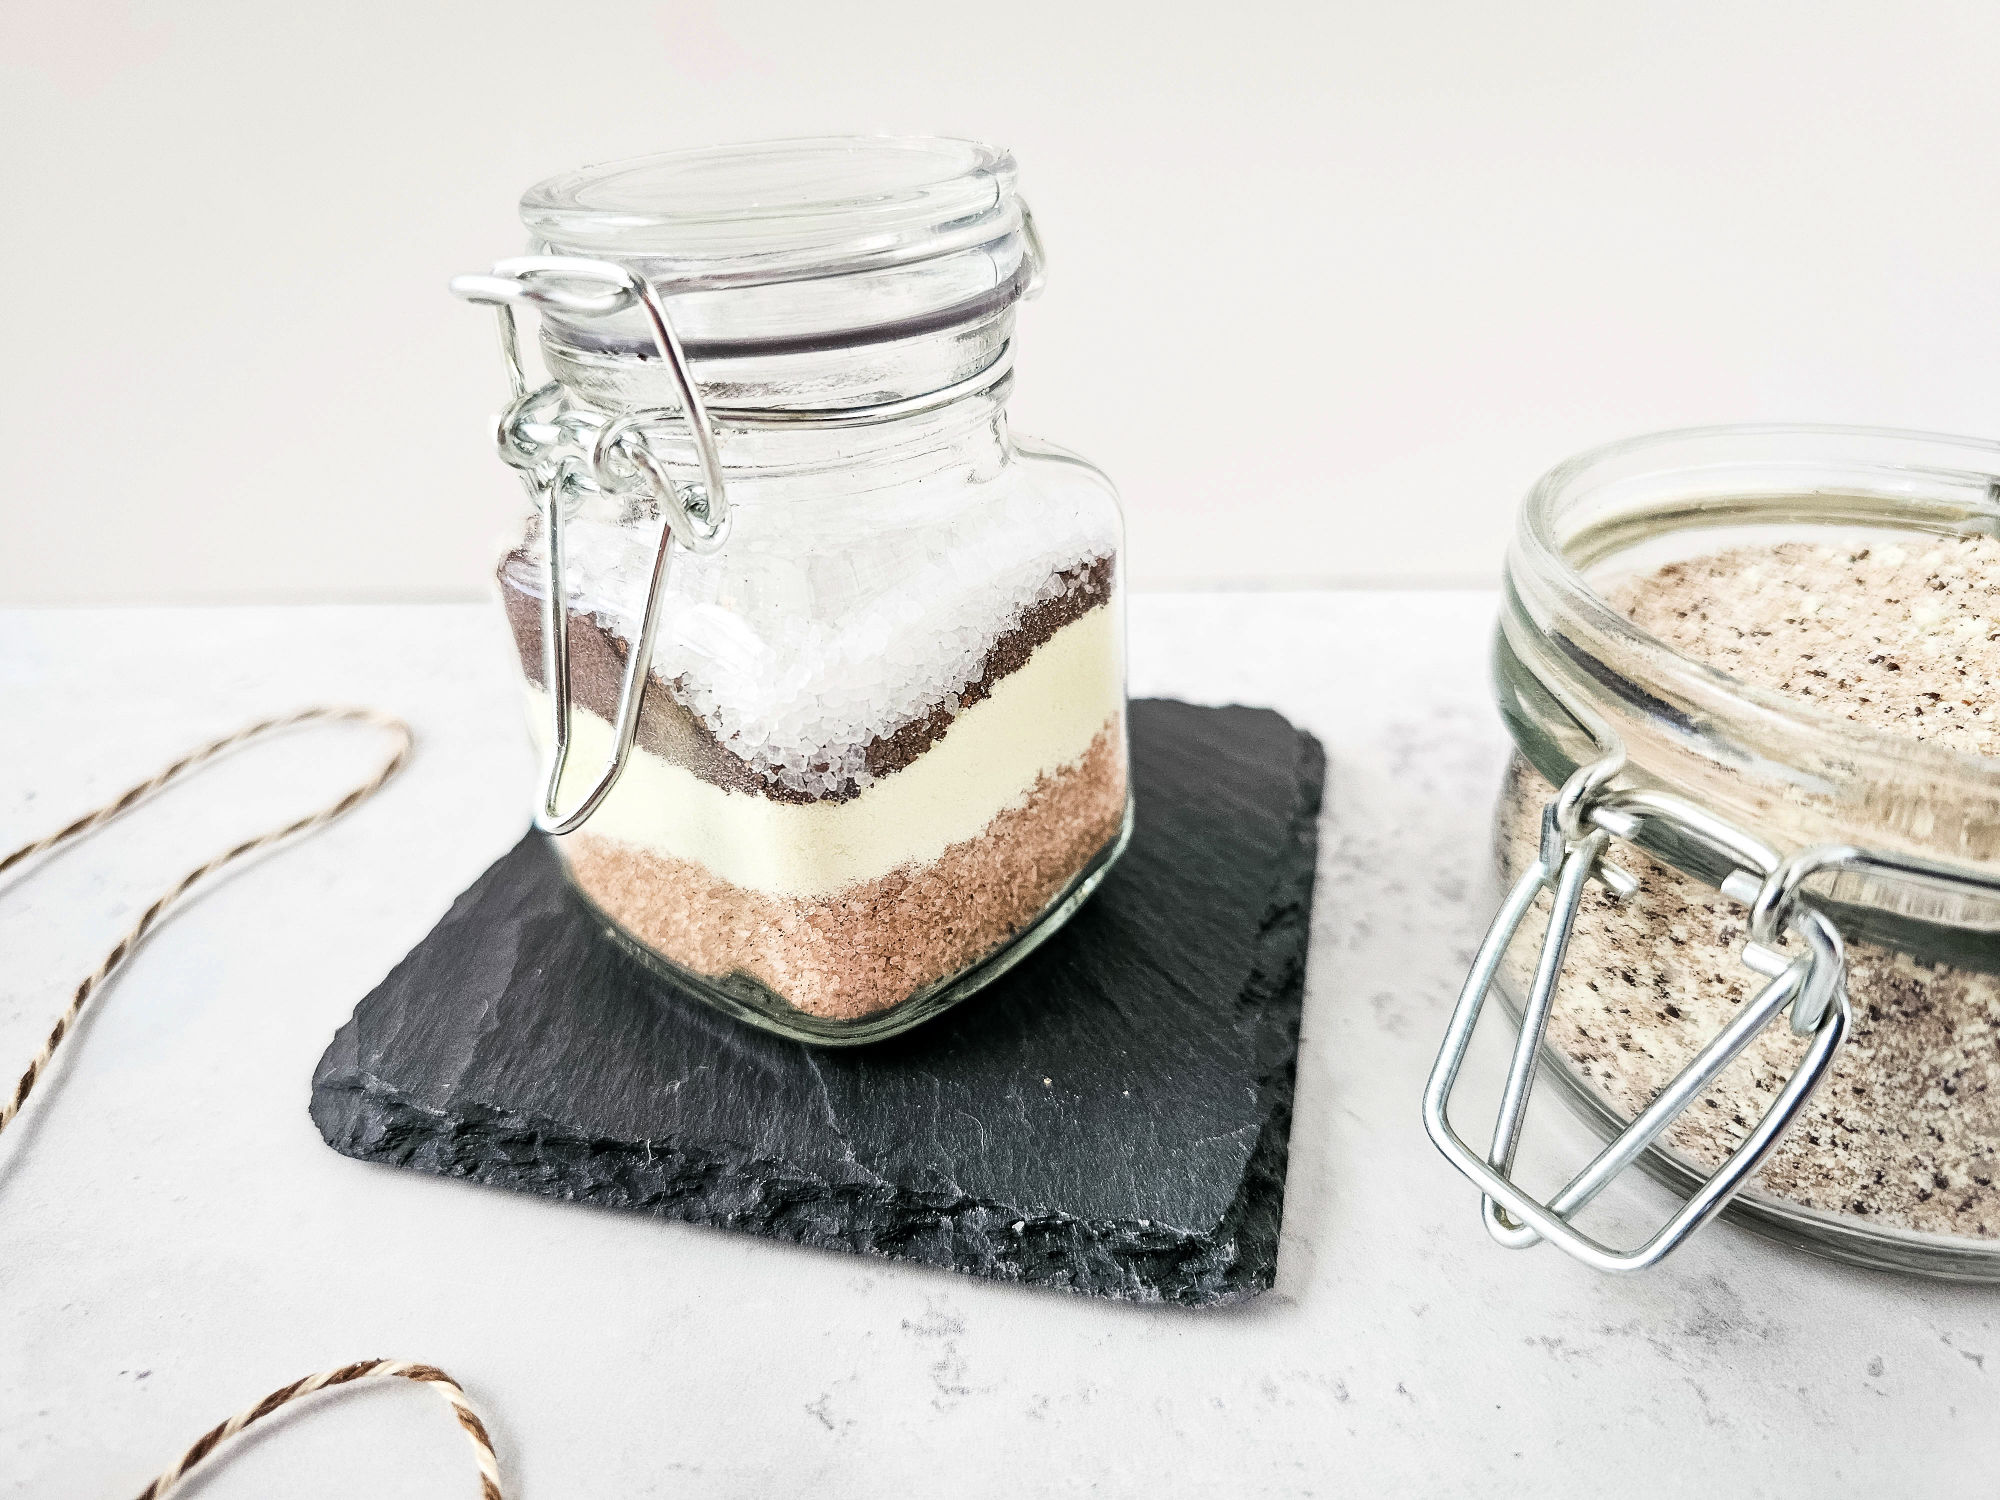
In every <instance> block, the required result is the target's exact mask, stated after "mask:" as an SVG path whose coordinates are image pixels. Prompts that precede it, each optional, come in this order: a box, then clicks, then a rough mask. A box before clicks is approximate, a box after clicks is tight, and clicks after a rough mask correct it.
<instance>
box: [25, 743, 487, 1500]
mask: <svg viewBox="0 0 2000 1500" xmlns="http://www.w3.org/2000/svg"><path fill="white" fill-rule="evenodd" d="M332 723H349V724H366V725H370V726H372V727H374V728H377V729H381V730H385V731H387V732H388V733H389V734H390V735H391V736H393V737H394V740H395V747H394V748H393V749H392V750H391V751H390V753H389V755H388V757H387V758H386V759H385V760H384V761H383V762H382V763H381V765H380V766H378V767H377V768H376V770H375V772H374V774H373V775H371V776H370V777H369V778H368V779H367V780H365V781H363V782H361V783H360V784H359V785H358V786H355V787H353V788H352V789H350V790H349V791H347V792H346V793H345V794H343V795H342V796H340V797H339V798H337V799H335V800H334V801H332V802H330V803H328V804H327V805H326V806H324V807H322V808H320V809H318V810H317V811H316V812H310V813H307V814H306V815H305V816H304V817H301V818H295V819H294V820H292V821H291V822H289V823H287V824H285V825H284V826H283V827H281V828H273V829H271V830H269V831H268V832H266V833H260V834H258V835H256V836H255V837H254V838H248V839H245V840H244V841H243V842H242V843H240V844H237V845H236V846H235V847H234V848H230V849H225V850H224V851H223V852H222V853H220V854H218V855H216V856H215V857H214V858H212V859H209V860H206V861H204V862H203V863H202V864H199V865H197V866H195V868H194V869H192V870H190V871H188V872H187V874H185V875H183V876H182V877H181V878H180V879H179V880H178V881H176V882H175V883H174V885H173V887H172V889H170V890H168V891H167V892H166V893H165V894H164V895H162V896H161V897H160V898H159V899H158V900H157V901H155V902H153V904H152V905H150V906H148V907H147V908H146V909H145V911H143V912H141V913H140V915H139V919H138V920H137V921H136V922H134V923H133V924H132V926H131V927H130V928H129V929H127V930H126V932H125V935H124V936H123V937H121V938H119V939H118V941H117V942H116V943H114V944H113V945H112V947H111V951H110V952H109V953H107V954H105V956H104V961H103V962H102V963H100V964H99V965H98V966H97V968H96V970H95V972H93V973H92V974H91V975H90V976H89V977H88V978H86V979H85V980H84V981H83V982H82V983H81V984H79V985H78V986H77V987H76V993H75V994H74V995H72V996H71V997H70V1002H69V1005H68V1007H67V1008H66V1009H64V1011H63V1013H62V1014H61V1015H60V1016H58V1017H57V1018H56V1023H55V1026H54V1027H53V1028H52V1029H51V1030H50V1032H49V1035H48V1039H47V1040H46V1041H44V1042H43V1043H42V1050H41V1051H40V1052H39V1053H37V1054H36V1055H35V1058H34V1060H33V1061H32V1062H30V1063H29V1064H28V1069H27V1071H26V1072H25V1073H23V1074H22V1075H21V1081H20V1082H19V1083H18V1084H16V1085H15V1086H14V1092H13V1094H12V1096H11V1097H10V1098H9V1099H7V1100H6V1102H5V1103H0V1130H5V1129H6V1128H7V1126H8V1125H10V1124H11V1123H13V1120H14V1117H15V1116H16V1115H18V1114H19V1113H20V1112H21V1106H22V1105H23V1104H25V1103H27V1100H28V1095H29V1094H30V1093H32V1092H33V1091H34V1087H35V1084H36V1083H37V1082H38V1081H39V1080H40V1079H41V1078H42V1076H43V1075H44V1074H45V1073H46V1072H47V1071H48V1067H49V1064H50V1062H51V1061H53V1059H54V1057H55V1054H56V1049H57V1048H58V1047H60V1046H61V1045H62V1043H63V1039H64V1038H65V1037H67V1036H68V1035H69V1034H70V1032H71V1029H72V1028H73V1027H74V1026H75V1025H76V1021H77V1017H78V1016H79V1015H81V1014H82V1012H83V1007H84V1006H85V1004H86V1003H88V1001H89V1000H90V997H91V995H92V994H94V993H95V992H96V991H97V990H98V988H99V987H100V986H102V985H103V983H104V981H105V980H106V979H107V978H108V977H109V976H110V974H111V972H112V970H114V969H116V968H117V967H118V965H119V964H121V963H123V962H124V961H125V960H126V959H127V958H129V957H130V956H131V954H132V951H133V950H134V949H135V948H137V947H138V946H139V944H140V943H141V942H143V941H144V940H145V937H146V934H147V933H149V932H150V931H152V929H153V927H154V925H155V924H156V923H157V922H158V921H159V920H160V918H161V917H162V916H163V915H164V914H165V913H166V911H167V909H168V908H169V907H171V906H172V905H173V904H174V903H175V902H176V901H178V900H180V899H181V898H182V897H183V896H185V895H186V894H187V893H188V892H189V891H190V890H192V889H193V888H194V887H195V886H197V885H199V884H200V883H201V882H202V881H204V880H206V879H207V878H208V877H209V876H211V875H214V874H215V873H216V872H217V871H219V870H221V869H223V868H225V867H226V866H228V865H231V864H234V863H235V862H236V861H237V860H239V859H243V858H245V857H246V856H248V855H251V854H254V853H256V852H257V851H258V850H260V849H267V848H269V847H270V846H271V845H273V844H277V843H281V842H283V841H284V840H286V839H289V838H294V837H296V836H298V835H299V834H303V833H309V832H311V831H312V830H313V829H315V828H319V827H322V826H323V825H325V824H327V823H331V822H332V821H333V820H334V819H336V818H338V817H339V816H340V815H341V814H342V813H345V812H347V811H348V810H349V809H351V808H353V807H355V806H357V805H359V804H360V803H362V802H365V801H367V800H368V799H369V798H370V797H372V796H374V795H375V793H376V792H378V791H380V790H381V789H382V787H383V786H384V785H385V784H386V783H387V782H388V780H389V779H390V778H391V777H392V776H394V775H395V774H396V773H397V772H398V771H399V770H401V769H402V767H403V763H404V762H405V761H407V760H408V759H409V757H410V751H411V748H412V747H413V745H414V744H415V736H414V735H413V734H412V733H411V732H410V726H409V725H408V724H406V723H404V722H403V721H402V720H401V719H399V718H396V717H395V716H394V715H392V714H386V713H382V712H380V711H379V710H376V709H372V708H308V709H302V710H300V711H299V712H297V713H291V714H282V715H280V716H278V717H276V718H270V719H260V720H258V721H257V722H256V723H254V724H246V725H245V726H244V727H243V728H241V729H239V730H237V731H235V732H234V733H233V734H226V735H224V736H222V738H220V739H216V740H211V741H209V742H208V743H207V744H206V745H203V746H201V747H200V748H199V749H196V750H192V751H190V752H189V753H188V754H186V755H183V756H182V757H181V758H180V759H179V760H177V761H175V762H174V763H173V764H172V765H169V766H167V767H165V768H164V769H162V770H161V771H159V772H158V773H157V774H155V775H153V776H149V777H147V778H146V779H145V780H144V781H142V782H140V783H139V784H138V785H136V786H133V787H129V788H127V789H126V790H125V791H124V792H122V793H120V794H119V795H118V796H117V797H114V798H113V799H112V800H111V801H109V802H107V803H105V804H104V805H103V806H102V807H98V808H94V809H92V810H91V811H89V812H87V813H84V814H83V815H82V816H80V817H78V818H75V819H73V820H72V821H71V822H70V823H68V824H67V825H66V826H64V827H62V828H59V829H57V830H56V831H55V832H54V833H52V834H49V835H48V836H47V837H46V838H39V839H35V840H34V841H32V842H31V843H27V844H23V845H22V846H21V847H20V848H18V849H16V850H14V851H13V852H12V853H11V854H8V855H6V856H5V857H4V858H0V874H5V873H6V872H7V871H8V870H11V869H13V868H14V867H15V866H16V865H18V864H20V863H21V862H22V861H23V860H27V859H30V858H32V857H33V856H35V855H37V854H40V853H43V852H44V851H46V850H49V849H53V848H56V847H57V846H58V845H60V844H65V843H67V842H69V840H71V839H73V838H78V837H80V836H81V835H83V834H85V833H87V832H89V831H90V830H91V829H93V828H97V827H100V826H102V825H103V824H105V823H108V822H110V821H111V820H112V819H114V818H116V817H117V816H118V815H119V814H121V813H123V812H125V811H127V810H128V809H130V808H132V807H133V806H134V805H136V804H137V803H139V802H141V801H143V800H144V799H145V798H147V797H149V796H151V795H152V794H153V793H154V792H157V791H159V790H160V789H161V788H162V787H165V786H167V785H169V784H170V783H172V782H174V781H176V780H178V779H179V778H180V777H182V776H184V775H186V774H187V773H188V772H189V771H192V770H194V769H195V768H196V767H198V766H201V765H204V764H206V763H207V762H209V761H211V760H213V759H215V757H216V756H218V755H221V754H223V753H224V752H225V751H228V750H232V749H234V748H235V747H237V746H238V745H242V744H246V743H247V742H249V741H251V740H254V739H258V738H260V737H262V736H263V735H266V734H272V733H275V732H276V731H278V730H281V729H292V728H296V727H298V726H300V725H304V724H332ZM386 1379H401V1380H412V1381H417V1382H419V1383H421V1384H426V1385H428V1386H430V1388H431V1389H432V1390H434V1391H436V1392H437V1393H438V1394H439V1395H440V1396H442V1397H443V1398H444V1400H445V1402H446V1403H447V1404H448V1405H449V1406H450V1407H451V1410H452V1415H453V1416H455V1417H456V1418H457V1419H458V1425H459V1426H460V1427H461V1428H463V1429H464V1431H465V1435H466V1438H467V1439H468V1441H470V1442H471V1444H472V1450H473V1456H474V1459H475V1461H476V1462H477V1463H478V1465H479V1486H480V1495H481V1500H502V1496H501V1492H500V1467H499V1462H498V1460H497V1459H496V1458H495V1456H494V1453H493V1440H492V1439H491V1438H490V1437H488V1436H487V1432H486V1424H485V1423H483V1422H481V1421H480V1420H479V1414H478V1413H477V1412H475V1411H474V1410H473V1409H472V1404H471V1402H470V1401H468V1400H467V1399H466V1395H465V1392H464V1391H463V1390H462V1389H460V1387H459V1384H458V1382H457V1381H455V1380H453V1379H452V1378H451V1377H450V1376H449V1375H447V1374H445V1372H444V1371H442V1370H440V1369H438V1368H437V1367H436V1366H435V1365H423V1364H415V1363H412V1362H411V1361H409V1360H390V1359H364V1360H360V1361H357V1362H356V1363H354V1364H351V1365H342V1366H341V1367H340V1368H339V1369H337V1370H323V1371H321V1372H320V1373H319V1374H317V1375H308V1376H306V1377H305V1379H303V1380H295V1381H293V1382H292V1383H291V1384H290V1385H288V1386H283V1387H281V1388H279V1389H278V1390H275V1391H273V1392H271V1394H270V1395H268V1396H266V1397H265V1398H264V1399H263V1400H262V1401H259V1402H258V1403H257V1404H256V1405H255V1406H253V1407H251V1408H250V1409H249V1410H247V1411H242V1412H238V1413H237V1414H236V1415H235V1416H233V1417H231V1418H230V1419H229V1420H228V1421H226V1422H224V1423H222V1424H220V1425H219V1426H216V1427H213V1428H210V1429H209V1430H208V1431H207V1432H205V1433H203V1434H202V1435H201V1437H200V1438H198V1439H196V1441H195V1442H194V1443H193V1444H192V1445H191V1446H190V1447H189V1448H188V1450H187V1452H185V1453H183V1454H182V1455H181V1456H180V1457H179V1458H178V1459H176V1460H174V1462H173V1463H172V1464H171V1465H169V1466H168V1467H167V1468H166V1469H165V1470H164V1471H163V1472H162V1473H161V1474H160V1475H159V1477H158V1478H156V1479H155V1480H154V1481H153V1482H152V1483H151V1484H149V1485H147V1486H146V1488H145V1489H143V1490H141V1491H140V1492H139V1497H138V1500H163V1497H164V1496H165V1495H166V1494H167V1493H168V1491H170V1490H172V1489H174V1488H175V1487H176V1486H177V1485H178V1484H179V1483H180V1482H181V1480H182V1478H183V1477H185V1476H186V1474H187V1473H188V1471H189V1470H191V1469H192V1468H194V1467H195V1465H197V1464H199V1463H200V1462H201V1461H202V1460H203V1459H205V1458H207V1457H208V1456H209V1455H210V1454H212V1453H213V1452H214V1451H215V1450H216V1449H217V1448H218V1447H220V1446H221V1445H222V1444H223V1443H225V1442H227V1441H228V1440H229V1439H230V1438H233V1437H235V1436H236V1435H237V1434H238V1433H239V1432H242V1431H243V1430H244V1429H245V1428H246V1427H249V1426H250V1425H251V1424H252V1423H254V1422H258V1421H261V1420H263V1419H264V1418H265V1417H268V1416H270V1415H271V1414H272V1413H273V1412H275V1411H277V1410H278V1409H279V1408H280V1407H283V1406H286V1405H289V1404H290V1403H291V1402H294V1401H298V1400H300V1399H302V1398H304V1397H306V1396H310V1395H312V1394H313V1393H314V1392H316V1391H323V1390H328V1389H331V1388H332V1387H335V1386H342V1385H351V1384H353V1383H354V1382H356V1381H361V1380H386Z"/></svg>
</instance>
